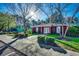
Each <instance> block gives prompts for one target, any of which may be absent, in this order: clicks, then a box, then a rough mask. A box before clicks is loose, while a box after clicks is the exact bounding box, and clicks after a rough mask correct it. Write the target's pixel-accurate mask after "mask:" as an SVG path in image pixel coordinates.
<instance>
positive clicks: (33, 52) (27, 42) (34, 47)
mask: <svg viewBox="0 0 79 59" xmlns="http://www.w3.org/2000/svg"><path fill="white" fill-rule="evenodd" d="M0 40H3V41H5V42H11V41H13V40H14V39H11V37H8V36H6V35H0ZM11 46H13V47H15V48H16V49H18V50H20V51H22V52H23V53H25V54H27V55H29V56H79V53H77V52H73V51H70V50H67V49H65V50H66V51H67V53H66V54H63V53H60V52H57V51H54V50H53V49H45V48H40V46H39V44H38V43H37V35H36V36H31V37H28V38H27V39H26V38H24V39H19V40H17V41H16V42H15V43H13V44H12V45H11ZM12 55H13V54H12Z"/></svg>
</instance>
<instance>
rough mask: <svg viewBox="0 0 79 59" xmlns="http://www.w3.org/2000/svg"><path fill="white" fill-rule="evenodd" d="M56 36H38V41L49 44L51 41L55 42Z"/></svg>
mask: <svg viewBox="0 0 79 59" xmlns="http://www.w3.org/2000/svg"><path fill="white" fill-rule="evenodd" d="M54 41H55V40H54V38H50V37H47V36H38V42H39V43H44V44H49V43H54Z"/></svg>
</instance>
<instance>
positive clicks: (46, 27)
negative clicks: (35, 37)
mask: <svg viewBox="0 0 79 59" xmlns="http://www.w3.org/2000/svg"><path fill="white" fill-rule="evenodd" d="M67 27H68V25H67V24H63V27H62V24H41V25H35V26H32V32H33V33H40V34H52V33H56V34H59V33H62V28H63V33H65V31H66V29H67Z"/></svg>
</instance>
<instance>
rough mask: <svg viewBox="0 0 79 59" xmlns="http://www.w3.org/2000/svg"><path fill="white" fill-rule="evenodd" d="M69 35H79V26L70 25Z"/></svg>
mask: <svg viewBox="0 0 79 59" xmlns="http://www.w3.org/2000/svg"><path fill="white" fill-rule="evenodd" d="M67 35H71V36H79V27H70V28H69V29H68V33H67Z"/></svg>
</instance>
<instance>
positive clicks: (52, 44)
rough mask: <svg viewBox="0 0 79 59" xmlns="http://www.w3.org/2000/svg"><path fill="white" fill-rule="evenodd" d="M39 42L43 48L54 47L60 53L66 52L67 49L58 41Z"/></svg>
mask: <svg viewBox="0 0 79 59" xmlns="http://www.w3.org/2000/svg"><path fill="white" fill-rule="evenodd" d="M38 44H39V46H40V47H41V48H46V49H50V48H52V49H53V50H54V51H57V52H60V53H64V54H66V53H67V51H66V50H64V49H63V48H62V47H60V46H59V45H57V44H56V43H40V42H39V41H38Z"/></svg>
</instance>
